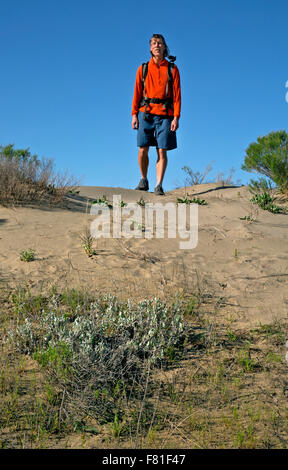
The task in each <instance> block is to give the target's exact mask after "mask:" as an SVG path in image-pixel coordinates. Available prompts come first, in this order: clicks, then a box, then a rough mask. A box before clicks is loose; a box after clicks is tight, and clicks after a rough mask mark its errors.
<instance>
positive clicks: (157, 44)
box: [150, 34, 169, 58]
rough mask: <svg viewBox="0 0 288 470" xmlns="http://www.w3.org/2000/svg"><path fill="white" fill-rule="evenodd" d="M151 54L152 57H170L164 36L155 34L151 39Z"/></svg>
mask: <svg viewBox="0 0 288 470" xmlns="http://www.w3.org/2000/svg"><path fill="white" fill-rule="evenodd" d="M150 52H151V55H152V57H153V56H154V57H158V58H164V57H167V56H168V55H169V49H168V46H167V44H166V41H165V39H164V36H162V34H153V36H152V37H151V39H150Z"/></svg>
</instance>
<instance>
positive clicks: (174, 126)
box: [171, 117, 179, 131]
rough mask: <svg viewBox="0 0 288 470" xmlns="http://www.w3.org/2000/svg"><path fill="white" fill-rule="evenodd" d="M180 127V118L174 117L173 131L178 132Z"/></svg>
mask: <svg viewBox="0 0 288 470" xmlns="http://www.w3.org/2000/svg"><path fill="white" fill-rule="evenodd" d="M178 127H179V118H178V117H174V119H173V121H172V122H171V131H177V129H178Z"/></svg>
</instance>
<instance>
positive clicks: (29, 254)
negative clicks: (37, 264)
mask: <svg viewBox="0 0 288 470" xmlns="http://www.w3.org/2000/svg"><path fill="white" fill-rule="evenodd" d="M34 259H35V250H33V248H29V249H28V250H22V251H21V253H20V260H21V261H26V262H27V263H28V262H29V261H34Z"/></svg>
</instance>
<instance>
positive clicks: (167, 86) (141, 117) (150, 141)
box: [132, 34, 181, 196]
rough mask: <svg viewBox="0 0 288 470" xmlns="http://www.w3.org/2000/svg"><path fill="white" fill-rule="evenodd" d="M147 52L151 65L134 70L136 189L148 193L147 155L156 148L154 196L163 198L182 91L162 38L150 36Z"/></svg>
mask: <svg viewBox="0 0 288 470" xmlns="http://www.w3.org/2000/svg"><path fill="white" fill-rule="evenodd" d="M150 52H151V59H150V61H149V62H146V63H144V64H142V65H141V66H140V67H139V68H138V70H137V75H136V83H135V90H134V96H133V103H132V128H133V129H137V130H138V132H137V145H138V147H139V153H138V163H139V167H140V172H141V180H140V182H139V184H138V186H137V188H136V189H138V190H141V191H148V189H149V183H148V179H147V171H148V165H149V158H148V152H149V147H150V146H155V147H156V150H157V156H158V158H157V163H156V173H157V185H156V187H155V189H154V193H155V194H156V195H160V196H161V195H164V191H163V188H162V182H163V178H164V174H165V170H166V167H167V151H168V150H173V149H175V148H177V140H176V130H177V129H178V127H179V118H180V108H181V88H180V75H179V70H178V68H177V67H176V65H175V64H174V60H175V59H176V58H175V57H172V56H168V54H169V50H168V47H167V44H166V42H165V39H164V37H163V36H162V34H153V36H152V37H151V39H150ZM165 57H168V59H170V62H168V61H167V60H166V59H165Z"/></svg>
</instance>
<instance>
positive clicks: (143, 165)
mask: <svg viewBox="0 0 288 470" xmlns="http://www.w3.org/2000/svg"><path fill="white" fill-rule="evenodd" d="M148 151H149V147H139V153H138V163H139V167H140V171H141V178H147V171H148V165H149V157H148Z"/></svg>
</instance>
